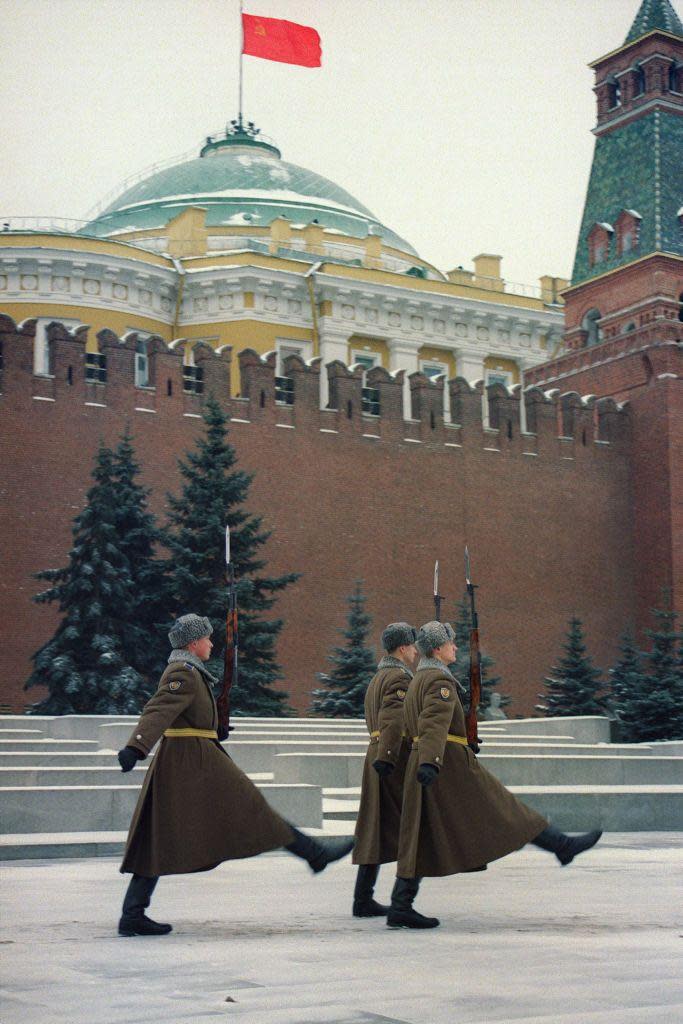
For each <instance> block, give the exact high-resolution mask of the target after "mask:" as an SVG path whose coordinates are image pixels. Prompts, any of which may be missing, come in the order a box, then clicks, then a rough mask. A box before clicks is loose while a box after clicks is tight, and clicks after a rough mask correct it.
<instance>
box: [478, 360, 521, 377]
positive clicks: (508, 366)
mask: <svg viewBox="0 0 683 1024" xmlns="http://www.w3.org/2000/svg"><path fill="white" fill-rule="evenodd" d="M484 370H494V371H495V370H501V371H502V372H503V373H509V374H511V375H512V376H511V379H512V383H513V384H519V383H520V375H519V366H518V365H517V363H516V362H515V360H514V359H503V358H502V357H500V356H487V357H486V359H485V360H484Z"/></svg>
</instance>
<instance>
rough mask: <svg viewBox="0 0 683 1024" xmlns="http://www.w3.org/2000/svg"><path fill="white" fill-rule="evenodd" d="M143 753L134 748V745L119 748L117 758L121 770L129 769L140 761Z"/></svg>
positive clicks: (126, 770)
mask: <svg viewBox="0 0 683 1024" xmlns="http://www.w3.org/2000/svg"><path fill="white" fill-rule="evenodd" d="M144 756H145V755H144V754H143V753H141V751H139V750H136V749H135V747H124V748H123V750H119V753H118V758H119V764H120V765H121V771H122V772H129V771H131V770H132V769H133V768H134V767H135V765H136V763H137V762H138V761H141V760H142V759H143V757H144Z"/></svg>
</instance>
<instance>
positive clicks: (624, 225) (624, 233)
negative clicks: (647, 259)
mask: <svg viewBox="0 0 683 1024" xmlns="http://www.w3.org/2000/svg"><path fill="white" fill-rule="evenodd" d="M640 224H641V216H640V214H639V213H638V212H637V210H622V211H621V213H620V214H619V216H618V217H617V219H616V222H615V233H616V250H617V256H625V255H627V254H628V253H630V252H633V251H634V250H635V249H637V248H638V241H639V236H640Z"/></svg>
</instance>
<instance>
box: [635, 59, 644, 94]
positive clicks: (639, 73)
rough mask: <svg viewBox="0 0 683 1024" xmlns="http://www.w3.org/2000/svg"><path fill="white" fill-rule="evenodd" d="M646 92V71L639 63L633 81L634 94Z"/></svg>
mask: <svg viewBox="0 0 683 1024" xmlns="http://www.w3.org/2000/svg"><path fill="white" fill-rule="evenodd" d="M644 92H645V72H644V71H643V69H642V68H641V67H640V65H638V67H637V68H636V73H635V77H634V82H633V95H634V96H642V95H643V93H644Z"/></svg>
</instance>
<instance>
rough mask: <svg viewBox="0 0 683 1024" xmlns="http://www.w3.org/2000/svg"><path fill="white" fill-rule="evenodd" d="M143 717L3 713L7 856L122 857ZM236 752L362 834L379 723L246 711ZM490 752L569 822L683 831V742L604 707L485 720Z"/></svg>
mask: <svg viewBox="0 0 683 1024" xmlns="http://www.w3.org/2000/svg"><path fill="white" fill-rule="evenodd" d="M135 721H136V719H135V718H127V717H125V716H119V717H110V716H94V715H93V716H77V715H66V716H61V717H54V718H52V717H42V718H41V717H38V716H35V717H34V716H30V717H27V716H19V715H17V716H12V715H5V716H1V717H0V821H1V822H2V832H3V835H2V836H0V859H17V858H28V857H34V858H36V857H82V856H102V855H112V854H119V853H120V851H121V850H122V848H123V842H124V840H125V835H126V830H127V828H128V823H129V821H130V817H131V814H132V812H133V808H134V806H135V802H136V800H137V796H138V792H139V788H140V785H141V784H142V780H143V778H144V774H145V771H146V770H147V767H146V765H147V764H148V762H145V764H144V765H139V766H137V767H136V768H135V769H133V771H132V772H130V773H129V774H126V775H123V774H122V773H121V771H120V770H119V768H118V763H117V761H116V751H117V750H118V749H119V748H120V747H121V746H123V745H124V743H125V741H126V740H127V738H128V736H129V735H130V733H131V731H132V728H133V725H134V724H135ZM234 724H235V730H234V732H233V733H232V734H231V738H230V741H229V744H228V750H229V752H230V755H231V757H232V758H233V759H234V761H235V762H236V764H238V765H239V766H240V768H242V770H243V771H245V772H246V773H247V774H248V775H249V776H250V777H251V778H252V779H253V781H254V782H255V783H256V785H258V786H259V788H260V789H261V790H262V791H263V793H264V796H265V797H266V799H267V800H268V801H269V802H270V803H271V804H272V806H273V807H274V808H275V809H276V810H277V811H279V812H280V813H281V814H283V816H284V817H286V818H287V819H288V820H289V821H291V822H292V823H293V824H295V825H299V826H302V827H304V828H306V829H307V830H308V831H310V832H312V833H313V834H336V835H350V834H352V833H353V827H354V822H355V817H356V814H357V811H358V803H359V798H360V781H361V775H362V769H363V761H364V757H365V751H366V749H367V734H366V730H365V724H364V722H362V721H359V720H357V719H332V720H330V719H327V720H326V719H272V718H237V719H234ZM480 732H481V736H482V739H483V741H484V742H483V744H482V751H481V754H480V755H479V756H480V760H481V762H482V764H483V765H485V766H486V768H487V769H488V770H489V771H491V772H492V773H493V774H494V775H496V776H497V777H498V778H499V779H500V780H501V781H502V782H503V783H504V784H505V785H506V786H508V787H509V788H510V789H511V790H512V791H513V792H514V793H516V794H517V796H519V797H520V799H522V800H524V802H525V803H528V804H529V805H530V806H532V807H534V808H535V809H537V810H538V811H540V812H541V813H542V814H544V815H546V816H547V817H549V818H550V819H551V820H552V821H553V822H554V823H555V824H556V825H558V826H559V827H561V828H564V829H565V830H567V831H581V830H583V829H590V828H603V829H605V830H607V831H618V832H628V831H654V830H683V741H678V742H669V743H653V744H612V743H610V742H609V723H608V722H607V720H606V719H604V718H559V719H523V720H516V719H511V720H506V721H501V722H491V723H482V724H481V727H480Z"/></svg>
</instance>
